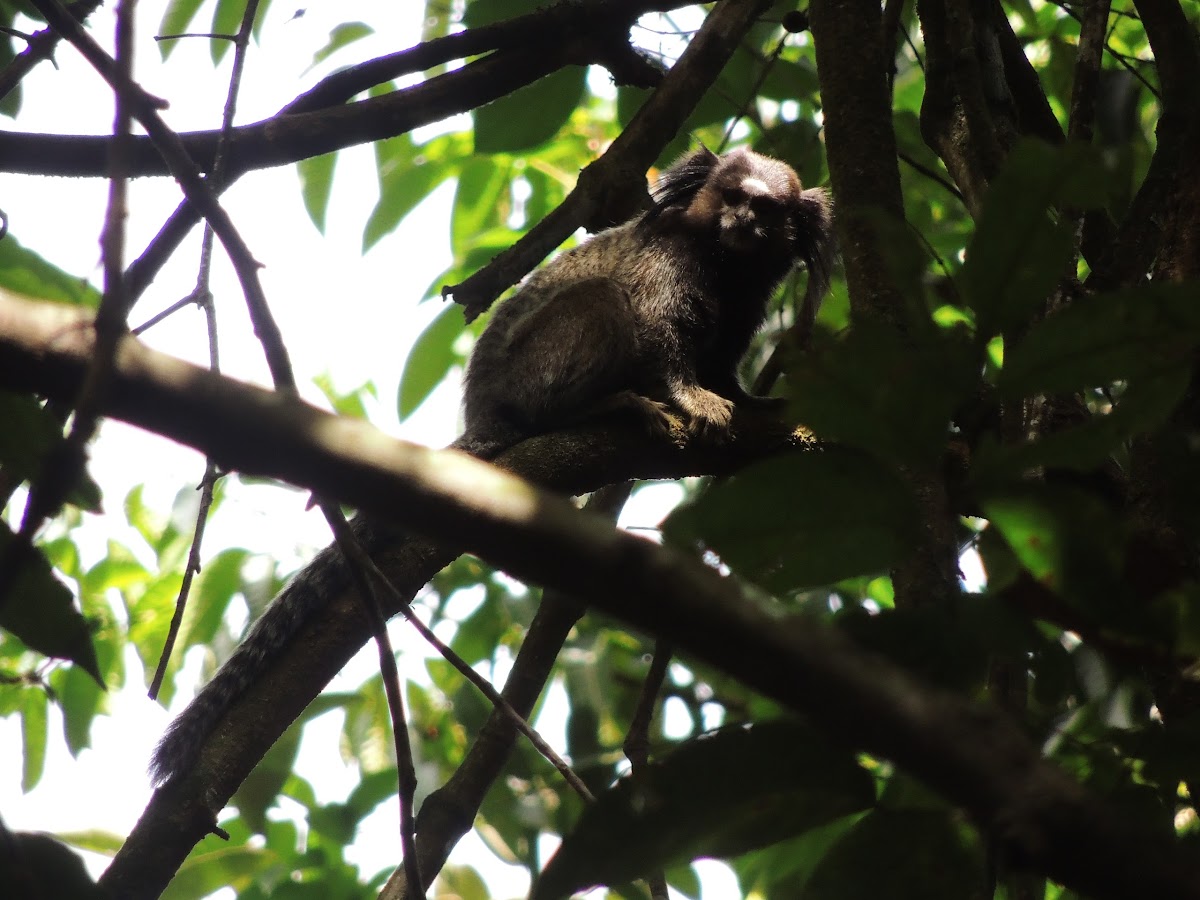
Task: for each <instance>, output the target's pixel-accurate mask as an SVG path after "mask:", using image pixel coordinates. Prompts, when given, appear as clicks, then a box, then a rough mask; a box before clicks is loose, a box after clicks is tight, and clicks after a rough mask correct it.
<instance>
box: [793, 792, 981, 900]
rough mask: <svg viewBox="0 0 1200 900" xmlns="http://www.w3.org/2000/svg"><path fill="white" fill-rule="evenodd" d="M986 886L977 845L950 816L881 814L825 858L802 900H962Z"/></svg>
mask: <svg viewBox="0 0 1200 900" xmlns="http://www.w3.org/2000/svg"><path fill="white" fill-rule="evenodd" d="M983 883H984V868H983V859H982V854H981V853H980V852H979V848H978V846H977V845H976V843H975V841H973V840H972V839H971V836H970V835H969V834H968V833H967V832H966V830H965V828H964V827H963V826H960V825H958V824H957V823H956V822H955V821H954V819H953V817H952V815H951V814H949V813H945V812H940V811H938V812H925V811H900V812H896V811H892V810H887V809H876V810H874V811H872V812H871V813H869V814H868V815H866V816H864V817H863V818H862V819H860V820H859V821H858V822H856V823H855V824H854V826H853V827H852V828H850V830H849V831H847V832H846V834H845V835H843V836H842V838H841V839H840V840H839V841H838V842H837V843H836V844H835V845H834V846H833V847H832V848H831V849H830V850H829V852H828V853H826V855H825V857H824V859H822V860H821V863H820V865H818V866H817V868H816V871H814V872H813V873H812V876H811V877H810V878H809V879H808V881H807V883H806V884H805V885H804V891H803V893H799V894H795V895H793V896H797V897H800V898H802V900H845V898H847V897H887V898H888V900H962V898H963V897H973V896H976V895H977V893H978V890H979V886H980V885H981V884H983Z"/></svg>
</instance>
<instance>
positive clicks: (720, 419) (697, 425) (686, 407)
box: [671, 384, 733, 437]
mask: <svg viewBox="0 0 1200 900" xmlns="http://www.w3.org/2000/svg"><path fill="white" fill-rule="evenodd" d="M671 397H672V399H673V400H674V401H675V402H676V403H677V404H678V405H679V407H680V409H682V410H683V411H684V412H685V413H687V414H688V416H689V417H690V419H691V421H690V422H689V423H688V430H689V431H691V432H692V434H702V435H704V436H705V437H727V436H728V435H729V423H730V421H731V420H732V419H733V401H732V400H727V399H725V398H724V397H722V396H721V395H720V394H714V393H713V392H712V391H708V390H705V389H704V388H702V387H700V386H699V385H696V384H687V385H685V384H680V385H676V386H675V388H674V390H672V391H671Z"/></svg>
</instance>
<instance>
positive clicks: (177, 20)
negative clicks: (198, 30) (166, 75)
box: [157, 0, 204, 59]
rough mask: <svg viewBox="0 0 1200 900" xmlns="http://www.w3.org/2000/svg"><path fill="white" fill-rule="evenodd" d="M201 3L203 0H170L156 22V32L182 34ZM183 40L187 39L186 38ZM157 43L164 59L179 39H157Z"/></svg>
mask: <svg viewBox="0 0 1200 900" xmlns="http://www.w3.org/2000/svg"><path fill="white" fill-rule="evenodd" d="M203 4H204V0H170V2H169V3H168V4H167V8H166V10H165V11H164V12H163V17H162V20H161V21H160V22H159V23H158V33H159V34H160V35H174V34H183V32H185V31H187V30H188V26H189V25H191V24H192V20H193V19H195V18H196V13H198V12H199V11H200V7H201V6H202V5H203ZM183 40H187V38H184V39H183ZM157 43H158V52H159V53H161V54H162V58H163V59H166V58H167V57H168V56H170V55H171V53H172V52H173V51H174V50H175V47H176V46H178V44H179V41H178V40H170V41H158V42H157Z"/></svg>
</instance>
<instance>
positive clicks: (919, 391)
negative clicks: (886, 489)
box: [789, 321, 981, 466]
mask: <svg viewBox="0 0 1200 900" xmlns="http://www.w3.org/2000/svg"><path fill="white" fill-rule="evenodd" d="M980 368H981V365H980V360H979V353H978V351H977V349H975V348H973V347H972V346H971V345H970V344H969V342H967V341H966V340H964V339H963V338H962V336H961V335H959V334H958V333H956V332H947V331H941V330H939V329H933V328H932V327H931V328H930V330H928V331H927V332H925V333H922V334H915V333H914V334H910V335H908V336H904V335H901V334H900V333H899V332H898V331H896V330H895V329H892V328H889V327H888V326H886V325H883V324H882V323H874V322H870V321H863V322H859V323H856V324H855V327H854V328H853V329H852V330H851V331H850V332H849V333H848V334H846V335H845V336H844V337H842V338H841V339H840V340H838V341H836V342H834V343H832V344H831V345H829V346H827V347H824V348H818V349H817V350H815V351H813V352H810V353H806V354H804V355H803V356H801V357H799V358H797V359H796V360H795V361H794V362H792V364H791V369H790V370H789V382H790V388H789V395H790V398H791V402H790V404H789V411H790V413H791V414H792V415H794V416H795V418H796V420H798V421H800V422H803V423H804V424H805V425H807V426H808V427H809V428H811V429H812V430H813V432H815V433H816V434H817V435H818V436H819V437H823V438H827V439H829V440H833V441H839V442H842V443H847V444H852V445H854V446H857V447H861V448H863V449H865V450H868V451H870V452H871V453H874V454H877V455H880V456H883V457H884V458H886V459H889V460H893V461H896V462H899V463H902V464H906V465H914V466H930V465H935V464H936V463H937V461H938V460H939V459H941V456H942V453H943V451H944V448H945V444H946V438H947V435H948V433H949V428H950V420H951V417H952V416H953V415H954V413H955V411H956V410H957V409H958V408H959V406H960V405H961V404H962V402H963V401H964V400H966V399H967V398H968V397H970V396H971V394H972V393H973V392H974V390H975V385H976V384H977V383H978V380H979V372H980Z"/></svg>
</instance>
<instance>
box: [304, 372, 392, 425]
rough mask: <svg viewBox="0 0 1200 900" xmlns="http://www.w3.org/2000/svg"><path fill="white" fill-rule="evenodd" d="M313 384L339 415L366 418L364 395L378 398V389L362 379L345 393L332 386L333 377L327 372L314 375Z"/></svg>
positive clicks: (373, 384)
mask: <svg viewBox="0 0 1200 900" xmlns="http://www.w3.org/2000/svg"><path fill="white" fill-rule="evenodd" d="M313 384H315V385H316V386H317V387H318V388H320V389H321V393H322V394H324V395H325V399H326V400H328V401H329V405H330V406H332V407H333V411H334V412H336V413H337V414H338V415H339V416H348V417H349V418H351V419H361V420H365V419H366V418H367V407H366V405H365V403H364V402H363V397H364V396H366V397H372V398H374V399H376V400H378V399H379V391H378V390H377V389H376V387H375V382H373V381H364V382H363V383H362V384H360V385H359V386H358V387H356V388H354V389H353V390H349V391H346V392H345V393H342V392H340V391H338V389H337V388H336V387H334V384H333V378H332V377H330V375H329V374H328V373H324V374H321V375H317V376H315V377H314V378H313Z"/></svg>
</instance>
